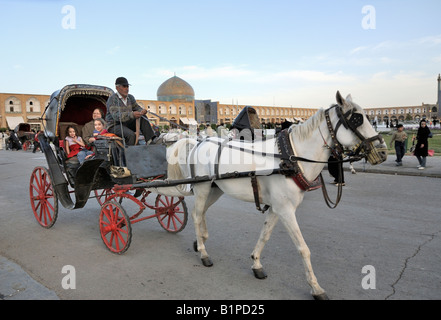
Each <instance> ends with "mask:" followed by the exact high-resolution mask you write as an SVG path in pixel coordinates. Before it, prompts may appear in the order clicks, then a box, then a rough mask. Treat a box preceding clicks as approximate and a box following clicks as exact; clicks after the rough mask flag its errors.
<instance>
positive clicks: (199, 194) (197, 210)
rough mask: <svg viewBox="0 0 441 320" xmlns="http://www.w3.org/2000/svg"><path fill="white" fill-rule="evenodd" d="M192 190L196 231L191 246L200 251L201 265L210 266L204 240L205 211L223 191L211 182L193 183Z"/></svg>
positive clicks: (206, 230)
mask: <svg viewBox="0 0 441 320" xmlns="http://www.w3.org/2000/svg"><path fill="white" fill-rule="evenodd" d="M193 191H194V194H195V205H194V209H193V212H192V218H193V222H194V227H195V233H196V241H195V243H194V245H193V246H194V249H195V251H199V252H200V254H201V261H202V263H203V265H204V266H206V267H211V266H212V265H213V262H212V261H211V259H210V256H209V255H208V253H207V250H206V249H205V242H206V241H207V240H208V229H207V223H206V217H205V213H206V212H207V210H208V208H209V207H210V206H211V205H212V204H213V203H215V202H216V200H217V199H219V197H220V196H221V195H222V194H223V192H222V191H221V190H220V189H219V188H217V187H211V182H209V183H200V184H198V185H197V186H196V185H195V186H194V188H193Z"/></svg>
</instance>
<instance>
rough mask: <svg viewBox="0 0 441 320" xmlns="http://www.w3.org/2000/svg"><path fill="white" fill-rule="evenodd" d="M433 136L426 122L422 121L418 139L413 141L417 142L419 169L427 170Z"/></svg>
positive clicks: (416, 155) (416, 151)
mask: <svg viewBox="0 0 441 320" xmlns="http://www.w3.org/2000/svg"><path fill="white" fill-rule="evenodd" d="M431 136H432V133H431V132H430V129H429V128H428V127H427V123H426V120H425V119H423V120H421V121H420V127H419V128H418V132H417V135H416V137H414V138H413V139H414V140H415V139H416V141H417V143H416V146H415V153H414V154H415V157H416V158H417V159H418V162H419V164H420V165H419V166H418V169H420V170H424V169H425V168H426V158H427V155H428V150H429V137H431Z"/></svg>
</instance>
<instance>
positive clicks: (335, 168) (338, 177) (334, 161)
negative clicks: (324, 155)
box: [328, 153, 345, 186]
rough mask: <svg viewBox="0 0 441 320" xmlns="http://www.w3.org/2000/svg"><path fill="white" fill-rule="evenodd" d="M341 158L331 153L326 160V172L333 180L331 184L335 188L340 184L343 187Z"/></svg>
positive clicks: (343, 177) (343, 178)
mask: <svg viewBox="0 0 441 320" xmlns="http://www.w3.org/2000/svg"><path fill="white" fill-rule="evenodd" d="M342 160H343V157H342V156H341V155H340V154H339V155H338V156H336V155H334V154H332V153H331V155H330V156H329V159H328V171H329V174H330V175H331V176H332V177H333V178H334V181H333V182H332V183H333V184H335V185H336V186H339V185H340V184H341V185H342V186H344V185H345V176H344V171H343V163H342V162H341V161H342Z"/></svg>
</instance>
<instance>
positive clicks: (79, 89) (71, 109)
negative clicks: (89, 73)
mask: <svg viewBox="0 0 441 320" xmlns="http://www.w3.org/2000/svg"><path fill="white" fill-rule="evenodd" d="M113 93H114V92H113V90H112V89H110V88H108V87H103V86H97V85H90V84H72V85H67V86H65V87H63V88H62V89H61V90H57V91H55V92H54V93H53V94H52V96H51V98H50V102H49V104H48V106H47V107H46V109H45V111H44V114H43V124H44V127H45V134H46V136H47V137H48V138H49V139H51V140H52V141H53V140H54V139H55V137H60V136H62V135H63V134H64V130H63V126H62V124H66V123H74V124H76V125H77V126H79V127H80V128H81V127H82V126H83V125H84V124H86V123H87V122H89V121H90V120H92V112H93V110H94V109H96V108H100V109H101V110H102V111H103V113H104V114H105V112H106V102H107V99H108V98H109V97H110V96H111V95H112V94H113ZM62 138H63V137H62Z"/></svg>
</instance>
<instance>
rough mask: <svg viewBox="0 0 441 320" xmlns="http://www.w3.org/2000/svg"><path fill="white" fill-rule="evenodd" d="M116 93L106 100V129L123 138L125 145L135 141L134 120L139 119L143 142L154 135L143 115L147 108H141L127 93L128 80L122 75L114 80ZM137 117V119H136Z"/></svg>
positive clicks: (133, 143)
mask: <svg viewBox="0 0 441 320" xmlns="http://www.w3.org/2000/svg"><path fill="white" fill-rule="evenodd" d="M115 85H116V91H117V92H116V93H114V94H113V95H112V96H110V98H109V99H108V100H107V113H106V122H107V125H108V128H107V130H108V131H109V132H110V133H114V134H116V135H117V136H119V137H122V138H124V139H125V143H126V145H135V143H136V121H140V126H139V127H140V130H141V133H142V135H143V136H144V138H145V142H146V143H148V141H149V140H151V139H153V138H154V137H155V134H154V132H153V129H152V127H151V125H150V122H149V121H148V120H147V118H145V117H143V115H145V114H146V113H147V110H145V109H143V108H142V107H141V106H140V105H139V104H138V103H137V102H136V100H135V97H134V96H132V95H131V94H129V82H128V81H127V79H126V78H124V77H119V78H117V79H116V81H115ZM138 119H139V120H138Z"/></svg>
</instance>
